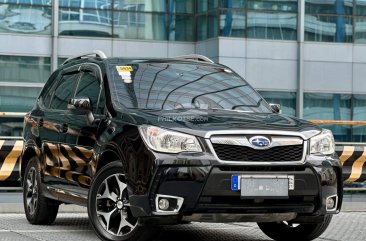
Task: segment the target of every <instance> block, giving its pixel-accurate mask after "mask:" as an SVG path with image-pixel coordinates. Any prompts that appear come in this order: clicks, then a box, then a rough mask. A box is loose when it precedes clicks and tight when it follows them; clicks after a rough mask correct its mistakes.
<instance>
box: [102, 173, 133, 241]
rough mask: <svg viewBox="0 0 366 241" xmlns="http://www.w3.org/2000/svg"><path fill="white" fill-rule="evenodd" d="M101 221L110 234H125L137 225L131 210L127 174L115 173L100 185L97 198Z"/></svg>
mask: <svg viewBox="0 0 366 241" xmlns="http://www.w3.org/2000/svg"><path fill="white" fill-rule="evenodd" d="M96 213H97V217H98V221H99V223H100V224H101V225H102V227H103V228H104V229H105V230H106V231H107V232H108V233H110V234H112V235H115V236H125V235H128V234H129V233H131V232H132V231H133V230H134V229H135V227H136V226H137V219H136V218H134V217H133V215H132V213H131V211H130V203H129V200H128V193H127V185H126V181H125V176H124V175H122V174H113V175H111V176H109V177H108V178H106V179H105V180H104V181H103V183H102V184H101V185H100V187H99V189H98V192H97V198H96Z"/></svg>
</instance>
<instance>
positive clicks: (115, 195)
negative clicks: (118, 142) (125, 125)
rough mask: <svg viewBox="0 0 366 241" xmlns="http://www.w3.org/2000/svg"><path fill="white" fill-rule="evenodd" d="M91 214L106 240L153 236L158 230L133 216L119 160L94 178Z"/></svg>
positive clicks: (137, 238)
mask: <svg viewBox="0 0 366 241" xmlns="http://www.w3.org/2000/svg"><path fill="white" fill-rule="evenodd" d="M107 187H108V188H107ZM88 215H89V220H90V222H91V224H92V227H93V229H94V231H95V233H96V234H97V235H98V237H99V238H100V239H102V240H105V241H122V240H123V241H137V240H138V241H144V240H150V239H152V238H153V237H154V236H155V235H156V234H157V230H158V229H157V228H156V227H151V226H144V225H141V224H140V223H139V219H138V218H135V217H133V215H132V213H131V211H130V208H129V199H128V192H127V184H126V179H125V175H124V171H123V167H122V164H121V162H120V161H114V162H111V163H110V164H108V165H106V166H105V167H103V168H102V169H101V170H100V171H99V173H98V174H97V176H96V177H95V178H94V180H93V182H92V185H91V187H90V190H89V198H88Z"/></svg>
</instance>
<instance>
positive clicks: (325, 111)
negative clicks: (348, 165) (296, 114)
mask: <svg viewBox="0 0 366 241" xmlns="http://www.w3.org/2000/svg"><path fill="white" fill-rule="evenodd" d="M304 119H307V120H351V95H350V94H328V93H305V94H304ZM322 127H324V128H327V129H331V130H332V131H333V134H334V138H335V139H336V141H350V137H351V127H350V126H348V125H330V124H325V125H322Z"/></svg>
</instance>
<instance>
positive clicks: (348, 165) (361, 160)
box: [336, 145, 366, 182]
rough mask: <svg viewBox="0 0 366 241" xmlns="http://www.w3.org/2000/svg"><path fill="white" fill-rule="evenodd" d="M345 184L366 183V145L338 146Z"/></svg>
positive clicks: (337, 150)
mask: <svg viewBox="0 0 366 241" xmlns="http://www.w3.org/2000/svg"><path fill="white" fill-rule="evenodd" d="M336 152H337V154H338V156H339V159H340V160H341V163H342V166H343V167H342V169H343V180H344V181H345V182H365V181H366V165H365V162H366V145H337V146H336Z"/></svg>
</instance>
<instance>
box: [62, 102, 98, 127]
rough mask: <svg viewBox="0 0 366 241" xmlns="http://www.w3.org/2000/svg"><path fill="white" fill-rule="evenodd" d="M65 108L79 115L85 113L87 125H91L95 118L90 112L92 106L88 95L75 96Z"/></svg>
mask: <svg viewBox="0 0 366 241" xmlns="http://www.w3.org/2000/svg"><path fill="white" fill-rule="evenodd" d="M67 109H68V110H71V111H73V112H74V113H76V114H79V115H86V119H87V122H88V125H93V124H94V121H95V118H94V115H93V112H92V106H91V103H90V99H89V98H88V97H75V98H73V99H70V101H69V104H68V105H67Z"/></svg>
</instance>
